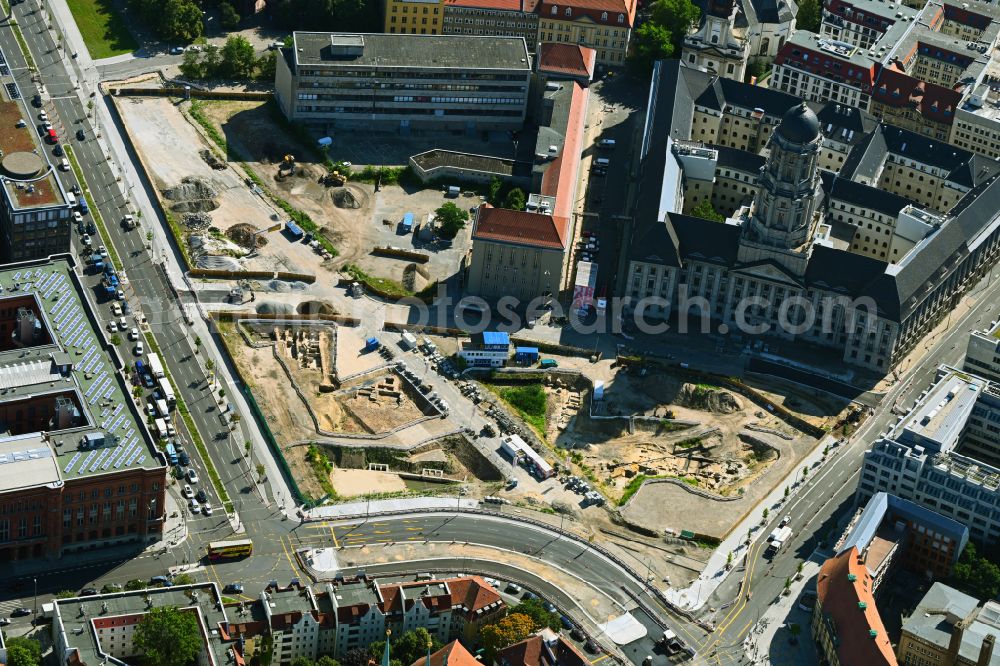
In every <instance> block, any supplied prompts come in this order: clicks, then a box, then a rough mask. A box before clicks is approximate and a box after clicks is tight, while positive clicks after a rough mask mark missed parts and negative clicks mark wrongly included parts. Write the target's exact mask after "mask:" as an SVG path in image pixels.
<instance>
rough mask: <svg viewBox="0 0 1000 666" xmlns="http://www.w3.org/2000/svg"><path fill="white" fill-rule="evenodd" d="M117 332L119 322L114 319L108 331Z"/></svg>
mask: <svg viewBox="0 0 1000 666" xmlns="http://www.w3.org/2000/svg"><path fill="white" fill-rule="evenodd" d="M117 330H118V322H116V321H115V320H114V319H112V320H111V321H109V322H108V331H109V332H110V333H115V332H116V331H117Z"/></svg>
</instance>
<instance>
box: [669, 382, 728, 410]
mask: <svg viewBox="0 0 1000 666" xmlns="http://www.w3.org/2000/svg"><path fill="white" fill-rule="evenodd" d="M677 404H679V405H682V406H684V407H690V408H691V409H700V410H703V411H708V412H714V413H716V414H733V413H735V412H738V411H740V410H741V409H743V405H742V404H741V403H740V401H739V399H738V398H737V397H736V396H735V395H733V394H732V393H730V392H729V391H725V390H723V389H720V388H715V387H709V386H702V385H700V384H684V386H682V387H681V391H680V394H679V395H678V396H677Z"/></svg>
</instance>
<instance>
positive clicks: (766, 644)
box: [743, 559, 820, 666]
mask: <svg viewBox="0 0 1000 666" xmlns="http://www.w3.org/2000/svg"><path fill="white" fill-rule="evenodd" d="M819 568H820V563H818V562H816V561H815V560H811V559H810V560H806V561H805V562H804V564H803V569H802V579H801V580H797V581H793V582H792V586H791V588H789V589H790V590H791V593H790V594H788V595H787V596H785V595H782V596H781V598H780V600H779V601H778V602H777V603H775V604H772V605H770V606H768V608H767V610H766V611H765V612H764V614H763V616H761V618H760V619H759V620H758V621H757V624H755V625H754V627H753V629H751V630H750V633H749V634H748V635H747V637H746V639H745V640H744V641H743V650H744V653H745V654H746V657H747V659H748V660H750V663H752V664H761V665H762V666H763V665H764V664H795V665H796V666H814V665H816V666H818V664H819V655H817V653H816V648H815V646H814V644H813V640H812V636H811V635H810V629H809V627H810V624H811V622H812V612H811V611H805V610H802V609H801V608H800V607H799V597H801V595H802V590H803V589H805V588H806V586H808V585H809V584H810V583H813V584H814V581H815V579H816V576H817V575H818V574H819ZM793 624H796V625H798V626H799V632H800V633H799V635H798V636H797V638H796V639H795V643H791V642H790V639H792V634H791V632H790V631H789V630H788V627H789V626H791V625H793Z"/></svg>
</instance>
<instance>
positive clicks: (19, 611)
mask: <svg viewBox="0 0 1000 666" xmlns="http://www.w3.org/2000/svg"><path fill="white" fill-rule="evenodd" d="M25 615H31V609H30V608H25V607H24V606H21V607H19V608H15V609H14V610H12V611H11V612H10V616H11V617H24V616H25Z"/></svg>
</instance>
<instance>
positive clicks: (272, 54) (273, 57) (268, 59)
mask: <svg viewBox="0 0 1000 666" xmlns="http://www.w3.org/2000/svg"><path fill="white" fill-rule="evenodd" d="M255 66H256V68H257V74H256V77H257V78H258V79H260V80H262V81H274V73H275V72H276V71H277V69H278V52H277V51H268V52H267V53H265V54H264V55H262V56H261V57H259V58H257V64H256V65H255Z"/></svg>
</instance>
